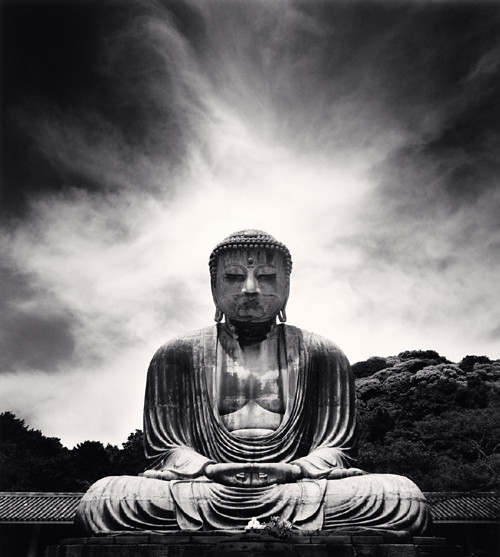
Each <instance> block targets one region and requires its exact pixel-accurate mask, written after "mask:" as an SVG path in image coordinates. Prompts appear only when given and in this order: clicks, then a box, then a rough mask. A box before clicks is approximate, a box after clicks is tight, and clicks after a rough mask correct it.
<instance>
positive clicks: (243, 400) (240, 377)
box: [216, 343, 287, 430]
mask: <svg viewBox="0 0 500 557" xmlns="http://www.w3.org/2000/svg"><path fill="white" fill-rule="evenodd" d="M218 364H219V365H218V366H217V387H218V388H217V389H216V398H217V409H218V412H219V415H220V416H221V418H222V421H223V422H224V423H225V425H226V426H227V427H228V429H230V430H235V429H248V428H264V429H271V430H274V429H276V428H277V427H278V426H279V425H280V423H281V421H282V417H283V415H284V413H285V408H286V383H287V372H286V368H285V369H283V366H281V365H280V357H279V354H278V350H277V346H276V345H275V344H274V343H269V344H267V343H260V344H258V345H254V346H251V347H245V348H241V347H239V346H237V347H233V349H232V350H231V351H228V352H225V353H223V354H220V357H218Z"/></svg>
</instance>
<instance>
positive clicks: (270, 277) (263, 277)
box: [257, 273, 276, 284]
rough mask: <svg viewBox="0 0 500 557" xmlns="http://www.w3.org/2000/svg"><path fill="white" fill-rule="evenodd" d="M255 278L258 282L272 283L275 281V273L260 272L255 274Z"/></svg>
mask: <svg viewBox="0 0 500 557" xmlns="http://www.w3.org/2000/svg"><path fill="white" fill-rule="evenodd" d="M257 280H258V281H259V282H263V283H267V284H272V283H274V282H276V273H260V274H259V275H258V276H257Z"/></svg>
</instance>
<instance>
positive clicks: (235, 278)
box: [224, 273, 245, 284]
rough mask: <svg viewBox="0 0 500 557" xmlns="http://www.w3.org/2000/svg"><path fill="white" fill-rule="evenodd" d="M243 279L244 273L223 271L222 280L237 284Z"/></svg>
mask: <svg viewBox="0 0 500 557" xmlns="http://www.w3.org/2000/svg"><path fill="white" fill-rule="evenodd" d="M244 280H245V275H242V274H239V273H238V274H235V273H224V281H225V282H227V283H228V284H238V283H240V282H243V281H244Z"/></svg>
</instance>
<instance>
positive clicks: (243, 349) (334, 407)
mask: <svg viewBox="0 0 500 557" xmlns="http://www.w3.org/2000/svg"><path fill="white" fill-rule="evenodd" d="M291 266H292V262H291V257H290V254H289V252H288V249H287V248H286V247H285V246H284V245H283V244H281V243H279V242H277V241H276V240H275V239H274V238H272V237H271V236H269V235H268V234H266V233H265V232H261V231H255V230H247V231H242V232H238V233H235V234H233V235H231V236H230V237H228V238H226V240H224V241H223V242H222V243H221V244H219V246H217V248H216V249H215V250H214V252H213V253H212V256H211V258H210V272H211V281H212V292H213V298H214V302H215V304H216V309H217V311H216V321H217V324H216V325H215V326H213V327H208V328H206V329H202V330H200V331H195V332H193V333H191V334H189V335H187V336H184V337H180V338H177V339H174V340H172V341H170V342H167V343H166V344H165V345H164V346H162V347H161V348H160V349H159V350H158V352H157V353H156V354H155V356H154V358H153V360H152V362H151V365H150V368H149V371H148V379H147V386H146V397H145V407H144V434H145V449H146V454H147V456H148V458H149V459H150V465H149V467H148V470H147V471H146V472H145V473H144V476H142V477H131V476H121V477H111V478H104V479H102V480H100V481H98V482H97V483H96V484H94V485H93V486H92V487H91V488H90V490H89V491H88V493H87V494H86V495H85V497H84V498H83V500H82V502H81V505H80V507H79V511H78V520H79V521H80V522H81V523H82V524H83V525H84V526H85V527H86V528H87V530H89V531H90V532H93V533H96V534H97V533H109V532H116V531H130V530H160V531H168V530H178V529H183V530H200V529H205V530H210V529H238V528H242V527H244V526H245V525H246V524H247V523H248V521H249V520H251V519H252V518H257V519H258V520H260V521H261V522H265V521H266V520H269V519H270V517H272V516H279V517H281V518H282V519H283V520H288V521H290V522H291V523H292V524H293V525H294V526H295V527H297V528H299V529H306V530H319V529H336V528H358V529H363V528H365V529H370V531H373V530H374V529H375V530H385V531H395V530H406V531H409V532H412V533H419V532H422V531H423V530H424V529H425V527H426V524H427V522H428V509H427V505H426V503H425V499H424V497H423V495H422V493H421V492H420V490H419V489H418V488H417V487H416V486H415V484H413V483H412V482H411V481H410V480H408V479H406V478H403V477H401V476H395V475H388V474H372V475H370V474H366V473H365V472H363V471H361V470H359V469H358V468H355V467H354V463H355V456H356V434H355V394H354V383H353V379H352V375H351V372H350V367H349V363H348V361H347V359H346V357H345V356H344V354H343V353H342V352H341V350H340V349H339V348H338V347H337V346H336V345H335V344H334V343H332V342H331V341H329V340H327V339H325V338H323V337H320V336H319V335H316V334H314V333H309V332H307V331H304V330H302V329H299V328H297V327H293V326H290V325H286V324H285V323H284V321H285V319H286V317H285V315H286V313H285V306H286V302H287V299H288V294H289V285H290V272H291ZM223 316H224V317H225V319H224V321H222V318H223ZM277 317H278V318H279V320H280V321H282V323H280V324H277V323H276V320H277Z"/></svg>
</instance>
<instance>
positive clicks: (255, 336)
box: [226, 318, 276, 346]
mask: <svg viewBox="0 0 500 557" xmlns="http://www.w3.org/2000/svg"><path fill="white" fill-rule="evenodd" d="M275 325H276V319H274V318H273V319H270V320H269V321H263V322H262V323H245V322H243V321H236V320H234V319H229V320H227V321H226V326H227V328H228V329H229V331H230V332H231V334H232V335H233V336H235V337H236V339H237V340H238V342H239V343H240V345H242V346H245V345H249V344H254V343H256V342H261V341H263V340H265V339H266V338H267V335H268V334H269V333H270V331H271V330H272V329H273V327H274V326H275Z"/></svg>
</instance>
